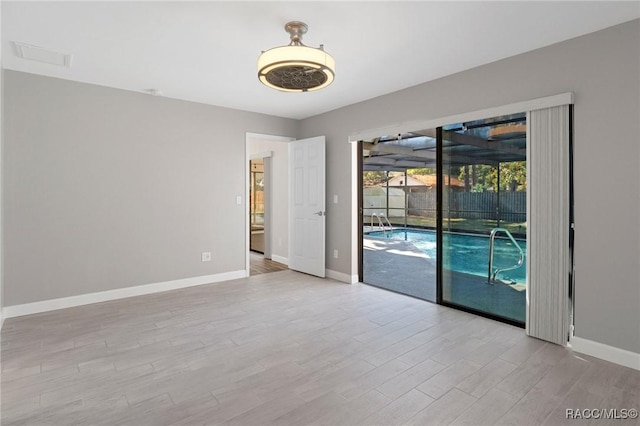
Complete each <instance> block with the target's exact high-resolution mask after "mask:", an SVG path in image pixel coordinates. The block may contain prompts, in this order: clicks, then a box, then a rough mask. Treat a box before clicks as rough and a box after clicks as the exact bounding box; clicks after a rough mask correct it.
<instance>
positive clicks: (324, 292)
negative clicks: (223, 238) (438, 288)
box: [1, 271, 640, 426]
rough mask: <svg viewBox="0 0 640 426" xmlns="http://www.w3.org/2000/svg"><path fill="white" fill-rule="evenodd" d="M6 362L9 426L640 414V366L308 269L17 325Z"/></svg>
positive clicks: (559, 420) (520, 420)
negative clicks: (601, 410)
mask: <svg viewBox="0 0 640 426" xmlns="http://www.w3.org/2000/svg"><path fill="white" fill-rule="evenodd" d="M1 361H2V405H1V415H2V425H4V426H8V425H41V424H49V425H109V426H113V425H135V426H138V425H168V424H176V425H202V424H225V425H268V424H276V425H295V426H301V425H336V426H338V425H405V424H407V425H442V424H456V425H463V424H468V425H491V424H505V425H506V424H512V425H527V424H530V425H538V424H549V425H558V424H568V425H571V424H573V425H575V424H585V421H578V420H570V419H566V418H565V417H566V414H565V413H566V410H567V409H577V408H584V409H594V408H617V409H623V408H624V409H629V408H640V407H638V405H639V403H638V401H639V399H640V393H639V392H640V391H639V389H640V372H639V371H637V370H632V369H629V368H625V367H621V366H618V365H614V364H610V363H607V362H605V361H601V360H597V359H595V358H591V357H588V356H583V355H580V354H576V353H572V351H571V350H570V349H566V348H563V347H560V346H557V345H553V344H550V343H545V342H543V341H540V340H536V339H533V338H529V337H526V336H525V334H524V331H523V330H522V329H519V328H515V327H512V326H509V325H505V324H501V323H498V322H495V321H491V320H488V319H484V318H480V317H477V316H474V315H470V314H467V313H463V312H459V311H456V310H453V309H449V308H446V307H442V306H438V305H435V304H432V303H429V302H424V301H421V300H418V299H412V298H410V297H406V296H402V295H399V294H395V293H391V292H387V291H385V290H382V289H378V288H374V287H370V286H366V285H362V284H354V285H348V284H343V283H338V282H336V281H333V280H330V279H325V280H323V279H318V278H314V277H311V276H308V275H304V274H300V273H296V272H293V271H282V272H274V273H270V274H263V275H257V276H252V277H250V278H245V279H239V280H233V281H227V282H222V283H216V284H211V285H204V286H199V287H191V288H187V289H182V290H176V291H171V292H165V293H158V294H153V295H147V296H139V297H134V298H129V299H122V300H117V301H112V302H105V303H100V304H94V305H87V306H82V307H76V308H70V309H64V310H59V311H53V312H48V313H42V314H37V315H31V316H25V317H20V318H10V319H7V320H6V322H5V324H4V327H3V329H2V359H1ZM607 423H610V424H615V425H625V424H635V425H637V424H638V421H637V420H612V421H610V422H606V421H598V422H595V424H598V425H600V424H607Z"/></svg>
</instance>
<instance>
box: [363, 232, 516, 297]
mask: <svg viewBox="0 0 640 426" xmlns="http://www.w3.org/2000/svg"><path fill="white" fill-rule="evenodd" d="M367 235H368V236H372V237H377V238H389V239H393V240H403V241H410V242H411V243H412V244H413V245H414V246H416V248H418V249H419V250H420V251H422V252H423V253H425V254H426V255H427V256H428V257H430V258H432V259H435V258H436V233H435V231H427V230H417V229H411V230H405V229H394V230H393V231H374V232H369V233H367ZM517 241H518V245H519V246H520V248H522V251H524V252H525V259H524V262H523V264H522V266H520V267H519V268H518V269H513V270H510V271H505V272H501V273H500V274H498V277H497V278H498V279H501V280H505V281H510V282H515V283H520V284H524V283H525V282H526V276H527V258H526V252H527V242H526V241H525V240H517ZM442 242H443V247H444V252H443V267H444V268H445V269H450V270H453V271H456V272H463V273H466V274H472V275H478V276H481V277H486V276H487V268H488V261H489V236H483V235H470V234H458V233H448V232H447V233H444V234H443V235H442ZM518 254H519V251H518V249H517V248H515V247H514V246H513V243H512V242H511V241H510V240H509V239H506V238H499V237H496V239H495V245H494V252H493V266H494V268H506V267H510V266H513V265H515V264H516V263H517V262H518Z"/></svg>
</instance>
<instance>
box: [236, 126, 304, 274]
mask: <svg viewBox="0 0 640 426" xmlns="http://www.w3.org/2000/svg"><path fill="white" fill-rule="evenodd" d="M291 140H293V138H289V137H283V136H273V135H264V134H258V133H247V134H246V141H245V146H246V163H245V164H246V167H247V168H246V175H245V176H246V179H247V180H246V186H245V190H246V192H245V199H246V200H247V202H246V210H245V211H246V216H245V217H246V218H247V222H246V228H245V229H246V240H245V241H246V263H245V265H246V266H245V270H246V274H247V276H249V275H258V274H264V273H269V272H277V271H281V270H285V269H287V265H288V244H287V241H288V226H289V225H288V215H287V205H288V196H287V194H288V145H289V144H288V142H289V141H291Z"/></svg>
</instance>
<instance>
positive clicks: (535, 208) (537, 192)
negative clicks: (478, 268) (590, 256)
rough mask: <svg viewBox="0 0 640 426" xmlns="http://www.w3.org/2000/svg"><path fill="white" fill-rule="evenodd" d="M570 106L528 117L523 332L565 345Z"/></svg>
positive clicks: (531, 114)
mask: <svg viewBox="0 0 640 426" xmlns="http://www.w3.org/2000/svg"><path fill="white" fill-rule="evenodd" d="M569 131H570V129H569V106H568V105H563V106H559V107H553V108H546V109H541V110H535V111H530V112H529V119H528V120H527V132H528V141H527V150H528V153H527V154H528V157H527V164H528V168H529V172H528V173H527V176H528V184H527V190H528V191H529V200H528V203H527V204H528V205H527V213H528V215H527V217H528V227H527V228H528V234H529V235H528V240H529V242H528V245H527V247H528V249H529V253H528V261H527V268H528V271H527V276H528V277H529V279H528V289H527V292H528V293H527V321H526V329H527V334H528V335H530V336H533V337H537V338H539V339H543V340H547V341H549V342H553V343H557V344H559V345H566V344H567V339H568V333H569V274H570V265H571V263H570V254H569V228H570V223H569V220H570V211H569V209H570V205H569V203H570V197H569V195H570V194H569V190H570V186H569V185H570V183H569V182H570V180H569V178H570V176H569V173H570V169H569V155H570V153H569Z"/></svg>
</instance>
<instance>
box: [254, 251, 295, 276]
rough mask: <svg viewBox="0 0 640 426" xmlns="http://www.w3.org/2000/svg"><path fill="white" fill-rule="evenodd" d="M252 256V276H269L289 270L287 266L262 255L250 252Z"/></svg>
mask: <svg viewBox="0 0 640 426" xmlns="http://www.w3.org/2000/svg"><path fill="white" fill-rule="evenodd" d="M250 255H251V256H250V258H249V259H250V263H251V269H250V272H249V273H250V274H251V275H260V274H268V273H271V272H278V271H286V270H287V269H289V268H288V267H287V265H284V264H282V263H279V262H276V261H274V260H271V259H265V257H264V256H263V255H262V254H260V253H255V252H250Z"/></svg>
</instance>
